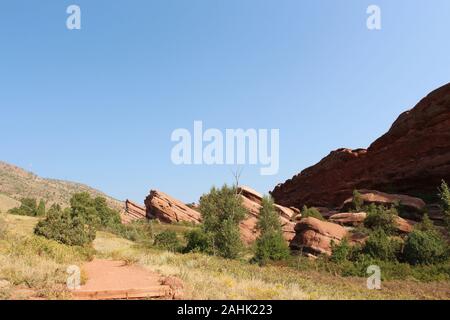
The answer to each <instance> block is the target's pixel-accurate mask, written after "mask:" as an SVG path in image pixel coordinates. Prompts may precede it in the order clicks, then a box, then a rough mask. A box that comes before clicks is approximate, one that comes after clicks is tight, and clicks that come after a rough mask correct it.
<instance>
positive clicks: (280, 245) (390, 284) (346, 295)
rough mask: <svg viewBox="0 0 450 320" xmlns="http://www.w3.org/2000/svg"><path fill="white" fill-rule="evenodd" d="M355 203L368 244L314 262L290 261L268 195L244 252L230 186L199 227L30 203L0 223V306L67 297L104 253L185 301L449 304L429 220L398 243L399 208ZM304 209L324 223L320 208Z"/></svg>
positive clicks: (441, 251) (77, 205) (340, 248)
mask: <svg viewBox="0 0 450 320" xmlns="http://www.w3.org/2000/svg"><path fill="white" fill-rule="evenodd" d="M445 186H446V185H444V184H443V186H442V188H441V194H445V192H446V191H445ZM447 191H448V189H447ZM357 196H358V195H357V193H355V204H354V207H355V210H361V209H364V211H367V212H368V218H367V219H366V221H365V223H364V226H361V227H359V228H357V230H355V232H359V233H361V234H364V235H366V236H368V238H367V240H366V241H365V244H364V245H350V244H349V241H348V240H347V239H344V241H342V242H341V243H340V244H338V245H333V254H332V256H331V257H327V256H320V257H318V259H316V260H314V261H313V260H310V259H308V258H306V257H303V256H291V255H290V254H289V251H288V249H287V246H286V243H285V242H284V240H283V238H282V233H281V226H280V223H279V220H278V217H277V215H276V213H275V211H274V208H273V202H272V200H271V199H270V198H267V197H266V198H264V199H263V202H262V208H261V212H260V216H261V219H260V221H259V223H258V225H257V227H258V229H259V231H260V236H259V237H258V239H257V241H256V243H255V245H254V246H253V247H245V246H244V245H243V244H242V242H241V240H240V236H239V229H238V224H239V222H240V221H241V220H242V219H243V218H244V216H245V212H244V211H243V208H242V206H241V203H240V201H239V199H240V198H239V197H238V194H237V193H236V189H235V188H233V187H227V186H224V187H222V188H221V189H215V188H213V189H212V190H211V192H210V193H209V194H207V195H204V196H203V197H202V201H201V203H200V208H201V210H202V213H203V219H204V223H203V224H202V225H201V226H193V225H190V224H175V225H165V224H161V223H157V222H154V221H152V222H148V221H140V222H134V223H132V224H130V225H126V226H124V225H122V224H120V217H119V213H118V212H117V211H114V210H112V209H110V208H109V207H108V206H107V204H106V201H105V200H104V199H102V198H91V197H90V196H89V194H83V193H81V194H76V195H74V196H73V197H72V199H71V200H70V204H71V205H70V207H68V208H65V209H62V208H61V207H59V206H58V205H53V206H52V207H51V208H50V209H49V210H48V211H47V212H46V213H45V216H43V215H42V214H37V212H38V211H39V210H38V208H39V205H37V201H31V200H30V199H27V200H26V201H22V203H21V206H20V207H18V208H17V210H11V211H10V213H15V214H16V215H6V216H0V244H1V245H0V298H17V297H18V292H19V293H20V292H23V290H25V292H26V291H27V290H28V291H30V290H31V291H32V297H34V298H36V297H41V298H47V299H48V298H66V297H70V294H69V293H68V292H67V290H66V289H65V285H64V284H65V278H66V276H67V275H66V273H65V270H66V268H67V266H68V265H71V264H77V265H82V264H83V262H85V261H89V260H90V259H92V258H93V257H94V255H97V256H98V257H104V258H111V259H121V260H124V261H126V262H127V263H138V264H141V265H143V266H146V267H149V268H151V269H152V270H153V271H158V272H160V273H162V274H163V275H174V276H178V277H180V278H181V279H182V280H183V281H184V282H185V284H186V291H185V298H187V299H416V298H438V299H449V298H450V263H449V259H448V256H449V255H448V244H447V243H446V241H445V239H444V238H443V237H442V234H441V233H440V232H439V231H438V230H437V229H436V228H435V227H434V226H433V224H432V223H431V221H430V220H429V219H428V218H427V216H426V215H425V216H424V219H423V221H422V223H420V224H418V225H416V226H415V229H414V231H413V232H412V233H410V234H409V235H408V236H404V235H400V234H399V233H398V232H397V231H396V228H395V227H394V222H395V218H396V216H397V215H398V212H397V210H396V208H384V207H378V206H369V207H363V204H362V203H359V201H358V197H357ZM442 198H443V199H444V200H445V197H442ZM449 199H450V198H449ZM24 204H25V205H24ZM30 204H31V205H30ZM34 204H36V206H34ZM29 208H32V209H33V210H29ZM446 210H448V209H446ZM304 211H305V213H306V214H307V215H308V216H316V217H318V218H320V216H318V215H320V212H318V211H317V210H316V209H314V208H305V209H304ZM24 212H25V213H24ZM28 216H31V217H28ZM370 265H377V266H379V267H380V268H381V270H382V279H383V280H384V281H383V287H382V290H368V289H367V287H366V277H367V274H366V270H367V267H368V266H370ZM2 281H3V284H2ZM5 281H6V285H5ZM21 290H22V291H21Z"/></svg>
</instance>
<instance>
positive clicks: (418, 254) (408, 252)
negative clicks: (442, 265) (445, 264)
mask: <svg viewBox="0 0 450 320" xmlns="http://www.w3.org/2000/svg"><path fill="white" fill-rule="evenodd" d="M446 252H447V246H446V243H445V241H444V240H443V239H442V237H441V236H440V235H439V234H438V233H437V232H435V231H421V230H414V231H413V232H411V233H410V234H409V235H408V239H407V240H406V243H405V246H404V248H403V258H404V259H405V261H407V262H408V263H410V264H412V265H417V264H433V263H438V262H441V261H443V260H445V258H446Z"/></svg>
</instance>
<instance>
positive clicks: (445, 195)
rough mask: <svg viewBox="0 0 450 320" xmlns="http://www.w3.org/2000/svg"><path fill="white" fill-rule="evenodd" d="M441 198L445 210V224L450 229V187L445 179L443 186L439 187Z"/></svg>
mask: <svg viewBox="0 0 450 320" xmlns="http://www.w3.org/2000/svg"><path fill="white" fill-rule="evenodd" d="M439 198H440V199H441V205H442V209H443V210H444V220H445V224H446V225H447V229H448V230H449V231H450V189H449V187H448V185H447V183H446V182H445V181H444V180H442V183H441V187H440V188H439Z"/></svg>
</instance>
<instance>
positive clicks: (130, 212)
mask: <svg viewBox="0 0 450 320" xmlns="http://www.w3.org/2000/svg"><path fill="white" fill-rule="evenodd" d="M146 217H147V214H146V211H145V208H144V207H143V206H140V205H138V204H136V203H134V202H132V201H130V200H128V199H127V200H126V201H125V212H123V213H122V215H121V218H122V223H124V224H127V223H131V222H133V221H136V220H142V219H146Z"/></svg>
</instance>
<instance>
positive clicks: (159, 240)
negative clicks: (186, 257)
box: [154, 230, 182, 252]
mask: <svg viewBox="0 0 450 320" xmlns="http://www.w3.org/2000/svg"><path fill="white" fill-rule="evenodd" d="M154 244H155V246H157V247H159V248H161V249H165V250H168V251H172V252H176V251H180V250H181V247H182V245H181V243H180V240H178V237H177V234H176V232H175V231H170V230H166V231H163V232H161V233H159V234H157V235H156V237H155V242H154Z"/></svg>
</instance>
